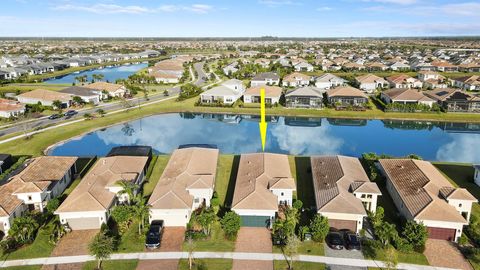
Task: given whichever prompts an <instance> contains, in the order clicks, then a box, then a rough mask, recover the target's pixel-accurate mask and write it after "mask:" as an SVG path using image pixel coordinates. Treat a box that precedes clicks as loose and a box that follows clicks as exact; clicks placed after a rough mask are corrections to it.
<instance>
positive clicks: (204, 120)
mask: <svg viewBox="0 0 480 270" xmlns="http://www.w3.org/2000/svg"><path fill="white" fill-rule="evenodd" d="M267 120H268V121H270V123H269V126H268V136H267V144H266V149H265V151H268V152H275V153H287V154H294V155H323V154H343V155H351V156H360V155H361V154H362V153H365V152H376V153H384V154H389V155H395V156H404V155H407V154H411V153H415V154H418V155H420V156H422V157H423V158H424V159H427V160H442V161H457V162H474V163H480V124H468V123H440V122H419V121H415V122H412V121H390V120H388V121H387V120H383V121H382V120H345V119H327V118H292V117H273V118H269V119H267ZM181 144H214V145H217V146H218V148H219V149H220V151H221V152H222V153H231V154H241V153H249V152H258V151H260V150H261V144H260V136H259V131H258V116H238V115H216V114H164V115H156V116H150V117H146V118H143V119H141V120H136V121H132V122H129V123H125V124H120V125H117V126H112V127H110V128H106V129H102V130H98V131H96V132H92V133H89V134H87V135H85V136H82V137H78V138H75V139H72V140H70V141H67V142H65V143H63V144H60V145H57V146H56V147H55V148H52V149H51V151H50V154H52V155H73V156H91V155H99V156H103V155H106V154H107V153H108V152H109V151H110V149H111V148H112V147H114V146H119V145H150V146H152V147H153V148H154V150H155V151H156V152H157V153H171V152H172V151H173V150H174V149H176V148H177V147H178V146H179V145H181Z"/></svg>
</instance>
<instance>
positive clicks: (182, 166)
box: [148, 147, 219, 209]
mask: <svg viewBox="0 0 480 270" xmlns="http://www.w3.org/2000/svg"><path fill="white" fill-rule="evenodd" d="M218 154H219V150H218V149H209V148H199V147H192V148H184V149H177V150H175V151H174V152H173V153H172V156H171V157H170V160H169V161H168V164H167V167H165V170H164V171H163V174H162V176H161V177H160V180H159V181H158V183H157V185H156V186H155V188H154V190H153V193H152V196H150V199H149V200H148V204H149V205H151V207H152V209H192V206H193V196H192V195H190V193H189V192H188V189H212V190H213V188H214V185H215V175H216V172H217V161H218Z"/></svg>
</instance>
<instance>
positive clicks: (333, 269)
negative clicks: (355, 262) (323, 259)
mask: <svg viewBox="0 0 480 270" xmlns="http://www.w3.org/2000/svg"><path fill="white" fill-rule="evenodd" d="M324 246H325V256H327V257H334V258H347V259H364V257H363V254H362V251H360V250H347V249H342V250H335V249H331V248H329V247H328V245H327V244H326V243H324ZM327 269H330V270H343V269H345V270H367V268H364V267H353V266H343V265H328V264H327Z"/></svg>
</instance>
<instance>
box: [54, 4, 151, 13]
mask: <svg viewBox="0 0 480 270" xmlns="http://www.w3.org/2000/svg"><path fill="white" fill-rule="evenodd" d="M53 9H54V10H74V11H85V12H91V13H97V14H105V13H107V14H115V13H124V14H141V13H149V12H152V11H151V10H150V9H148V8H146V7H141V6H119V5H111V4H96V5H93V6H78V5H72V4H67V5H61V6H57V7H54V8H53Z"/></svg>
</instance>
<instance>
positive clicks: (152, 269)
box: [137, 227, 185, 270]
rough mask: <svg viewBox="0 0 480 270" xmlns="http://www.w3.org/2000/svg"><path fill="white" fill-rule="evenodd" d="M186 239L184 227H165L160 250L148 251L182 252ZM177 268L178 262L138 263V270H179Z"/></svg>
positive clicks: (149, 261) (150, 261)
mask: <svg viewBox="0 0 480 270" xmlns="http://www.w3.org/2000/svg"><path fill="white" fill-rule="evenodd" d="M184 239H185V228H184V227H165V228H164V231H163V235H162V241H161V244H160V248H158V249H155V250H147V249H146V251H151V252H160V251H182V245H183V241H184ZM177 267H178V260H142V261H139V262H138V265H137V270H156V269H158V270H160V269H161V270H177Z"/></svg>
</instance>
